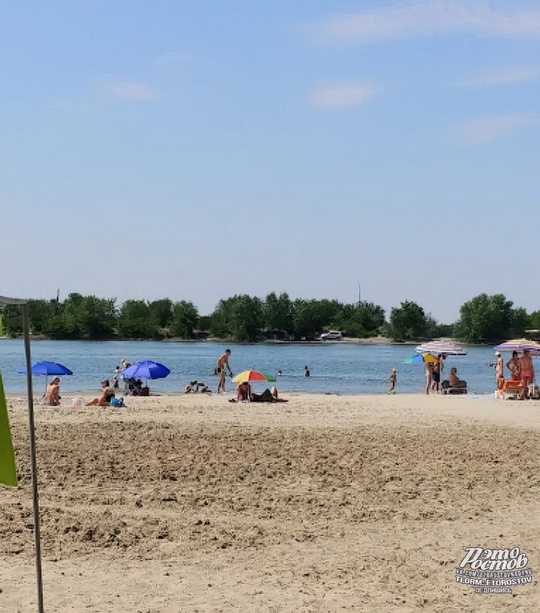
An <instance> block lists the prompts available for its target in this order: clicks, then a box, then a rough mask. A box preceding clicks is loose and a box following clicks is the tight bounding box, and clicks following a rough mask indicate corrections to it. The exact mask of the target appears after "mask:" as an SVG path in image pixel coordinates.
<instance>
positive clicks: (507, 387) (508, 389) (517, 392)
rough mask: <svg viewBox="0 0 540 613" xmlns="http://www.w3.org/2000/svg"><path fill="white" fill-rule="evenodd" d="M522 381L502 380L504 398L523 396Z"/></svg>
mask: <svg viewBox="0 0 540 613" xmlns="http://www.w3.org/2000/svg"><path fill="white" fill-rule="evenodd" d="M523 390H524V386H523V381H514V380H512V379H509V380H507V381H505V382H504V385H503V388H502V392H503V398H504V400H509V399H510V400H516V399H517V398H522V397H523Z"/></svg>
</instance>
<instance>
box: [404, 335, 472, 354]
mask: <svg viewBox="0 0 540 613" xmlns="http://www.w3.org/2000/svg"><path fill="white" fill-rule="evenodd" d="M415 351H416V352H417V353H431V354H433V355H443V354H444V355H467V353H468V351H467V349H464V348H463V347H460V346H459V345H456V344H455V343H454V342H452V341H451V340H449V339H444V338H441V339H439V340H437V341H429V343H422V344H421V345H418V347H416V349H415Z"/></svg>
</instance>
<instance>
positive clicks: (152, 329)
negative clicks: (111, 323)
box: [117, 300, 158, 339]
mask: <svg viewBox="0 0 540 613" xmlns="http://www.w3.org/2000/svg"><path fill="white" fill-rule="evenodd" d="M117 330H118V334H119V335H120V336H123V337H124V338H132V339H139V338H154V337H155V336H156V335H157V332H158V327H157V325H156V323H155V322H154V321H153V320H152V319H151V317H150V308H149V306H148V303H147V302H146V301H145V300H126V301H125V302H124V303H123V304H122V306H121V307H120V312H119V314H118V324H117Z"/></svg>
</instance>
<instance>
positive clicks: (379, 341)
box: [0, 336, 422, 345]
mask: <svg viewBox="0 0 540 613" xmlns="http://www.w3.org/2000/svg"><path fill="white" fill-rule="evenodd" d="M0 340H22V336H15V337H11V336H0ZM30 340H31V341H61V342H66V341H67V342H77V343H80V342H83V343H84V342H91V343H110V342H122V343H234V344H235V345H417V344H418V343H420V342H422V341H421V340H415V341H393V340H392V339H390V338H388V337H386V336H372V337H369V338H352V337H343V338H342V339H341V340H335V341H319V340H313V341H280V340H275V341H273V340H267V339H265V340H262V341H251V342H244V341H235V340H231V339H223V338H215V337H209V338H206V339H194V338H176V337H172V338H160V339H151V338H144V339H127V338H104V339H88V338H50V337H48V336H31V337H30Z"/></svg>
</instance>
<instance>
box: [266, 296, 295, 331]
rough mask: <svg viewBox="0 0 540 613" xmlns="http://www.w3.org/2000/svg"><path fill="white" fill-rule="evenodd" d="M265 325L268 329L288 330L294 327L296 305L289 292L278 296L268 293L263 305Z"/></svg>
mask: <svg viewBox="0 0 540 613" xmlns="http://www.w3.org/2000/svg"><path fill="white" fill-rule="evenodd" d="M263 318H264V327H265V328H266V329H267V330H272V329H274V328H278V329H279V330H285V331H287V332H290V331H292V329H293V319H294V307H293V303H292V300H291V299H290V298H289V295H288V294H287V293H284V294H280V295H279V296H277V295H276V294H275V293H274V292H272V293H270V294H268V296H266V299H265V301H264V305H263Z"/></svg>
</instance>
